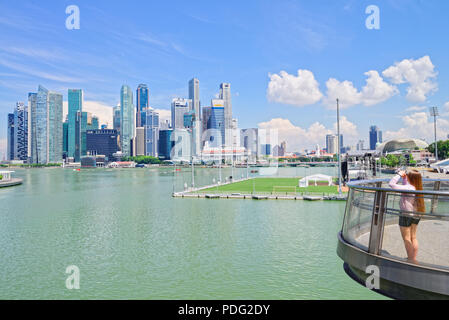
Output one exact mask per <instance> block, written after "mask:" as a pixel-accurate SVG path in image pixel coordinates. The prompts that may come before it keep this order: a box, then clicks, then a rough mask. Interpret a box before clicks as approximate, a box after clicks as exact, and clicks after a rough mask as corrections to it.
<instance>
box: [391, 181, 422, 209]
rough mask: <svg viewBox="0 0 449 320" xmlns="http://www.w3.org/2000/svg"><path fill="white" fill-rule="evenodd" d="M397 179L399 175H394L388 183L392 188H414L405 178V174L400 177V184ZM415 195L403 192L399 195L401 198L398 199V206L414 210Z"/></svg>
mask: <svg viewBox="0 0 449 320" xmlns="http://www.w3.org/2000/svg"><path fill="white" fill-rule="evenodd" d="M399 179H401V176H400V175H398V174H397V175H395V176H394V177H393V178H392V179H391V180H390V182H389V183H388V185H389V186H390V188H392V189H396V190H416V189H415V187H414V186H412V185H411V184H410V183H409V182H408V179H407V176H405V177H404V178H402V184H399V183H398V182H399ZM414 205H415V195H414V194H412V193H411V194H403V195H401V200H400V201H399V208H400V209H401V210H404V211H415V209H414Z"/></svg>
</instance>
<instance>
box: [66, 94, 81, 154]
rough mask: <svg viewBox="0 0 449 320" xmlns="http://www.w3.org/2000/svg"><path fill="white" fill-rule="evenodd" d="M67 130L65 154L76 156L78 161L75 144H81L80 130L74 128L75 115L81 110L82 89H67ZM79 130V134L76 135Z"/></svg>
mask: <svg viewBox="0 0 449 320" xmlns="http://www.w3.org/2000/svg"><path fill="white" fill-rule="evenodd" d="M68 109H69V110H68V115H67V116H68V129H67V130H68V132H67V156H68V157H71V158H77V159H75V161H77V162H78V161H80V159H79V157H75V153H76V146H79V145H80V144H81V130H79V128H78V130H77V129H76V128H75V122H76V115H77V113H78V112H82V111H83V90H81V89H69V90H68ZM75 132H79V133H80V135H76V134H75Z"/></svg>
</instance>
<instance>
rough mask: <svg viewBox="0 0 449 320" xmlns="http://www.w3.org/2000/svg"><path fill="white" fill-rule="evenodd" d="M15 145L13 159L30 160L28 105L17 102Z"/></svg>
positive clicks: (15, 110)
mask: <svg viewBox="0 0 449 320" xmlns="http://www.w3.org/2000/svg"><path fill="white" fill-rule="evenodd" d="M13 126H14V133H13V134H14V138H13V141H14V145H13V149H12V150H11V151H12V159H11V160H23V161H27V160H28V107H27V106H26V105H25V104H24V103H23V102H17V103H16V107H15V109H14V124H13Z"/></svg>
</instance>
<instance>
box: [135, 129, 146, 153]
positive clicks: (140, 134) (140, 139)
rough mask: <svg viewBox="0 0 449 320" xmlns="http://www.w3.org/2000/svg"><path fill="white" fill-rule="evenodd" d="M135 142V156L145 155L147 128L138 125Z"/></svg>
mask: <svg viewBox="0 0 449 320" xmlns="http://www.w3.org/2000/svg"><path fill="white" fill-rule="evenodd" d="M134 141H135V142H134V143H135V154H134V155H135V156H144V155H145V128H144V127H137V128H136V138H135V139H134Z"/></svg>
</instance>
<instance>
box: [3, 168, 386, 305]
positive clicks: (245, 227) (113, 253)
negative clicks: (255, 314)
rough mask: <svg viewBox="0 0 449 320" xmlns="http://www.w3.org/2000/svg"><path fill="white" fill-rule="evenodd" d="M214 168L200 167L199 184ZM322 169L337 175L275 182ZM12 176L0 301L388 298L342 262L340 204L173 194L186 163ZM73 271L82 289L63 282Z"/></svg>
mask: <svg viewBox="0 0 449 320" xmlns="http://www.w3.org/2000/svg"><path fill="white" fill-rule="evenodd" d="M234 170H235V171H234V172H232V174H233V175H234V177H241V176H242V175H243V176H246V173H247V172H246V169H244V168H243V169H234ZM218 172H219V169H196V170H195V180H196V184H197V185H206V184H211V183H212V181H213V180H214V179H215V180H218V175H219V173H218ZM315 172H322V173H328V174H334V173H335V168H308V169H306V168H285V169H284V168H282V169H279V171H278V172H277V173H276V176H303V175H305V174H311V173H315ZM261 173H263V172H260V171H259V172H258V173H252V174H251V175H253V176H255V175H259V174H261ZM229 175H231V169H230V168H223V169H222V177H223V179H224V177H226V176H229ZM15 176H16V177H21V178H23V179H24V183H23V185H20V186H17V187H11V188H0V299H382V296H380V295H378V294H376V293H373V292H371V291H370V290H368V289H366V288H364V287H362V286H360V285H359V284H357V283H355V282H354V281H352V280H351V279H350V278H349V277H348V276H347V275H346V274H345V273H344V271H343V267H342V261H341V260H340V259H339V258H338V257H337V254H336V245H337V232H338V231H339V230H340V228H341V223H342V218H343V213H344V206H345V204H344V202H332V201H317V202H307V201H294V200H278V201H275V200H262V201H257V200H239V199H235V200H224V199H222V200H219V199H181V198H172V197H171V193H172V191H173V190H176V191H179V190H181V189H182V188H183V187H184V186H185V185H186V184H187V185H190V183H191V171H190V169H188V168H181V170H180V171H174V168H145V169H82V170H81V171H80V172H77V171H73V170H72V169H61V168H53V169H51V168H46V169H17V170H16V172H15ZM69 265H76V266H78V267H79V269H80V289H79V290H68V289H67V288H66V286H65V281H66V278H67V277H68V274H66V273H65V271H66V268H67V266H69Z"/></svg>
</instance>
